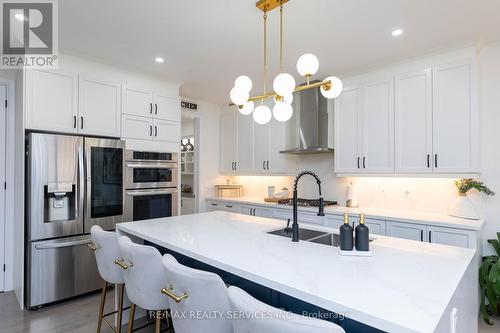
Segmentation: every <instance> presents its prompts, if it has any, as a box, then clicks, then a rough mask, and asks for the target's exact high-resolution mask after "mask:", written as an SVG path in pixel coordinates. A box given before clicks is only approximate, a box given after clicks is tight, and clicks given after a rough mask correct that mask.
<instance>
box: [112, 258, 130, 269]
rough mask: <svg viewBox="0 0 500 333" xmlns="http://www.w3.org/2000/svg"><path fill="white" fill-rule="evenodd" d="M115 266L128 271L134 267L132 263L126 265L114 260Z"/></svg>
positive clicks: (123, 262)
mask: <svg viewBox="0 0 500 333" xmlns="http://www.w3.org/2000/svg"><path fill="white" fill-rule="evenodd" d="M115 264H117V265H118V266H120V267H121V268H123V269H129V268H130V267H132V266H134V264H133V263H130V264H127V263H126V262H125V261H123V260H119V259H116V260H115Z"/></svg>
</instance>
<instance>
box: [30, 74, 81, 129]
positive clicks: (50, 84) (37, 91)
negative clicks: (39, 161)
mask: <svg viewBox="0 0 500 333" xmlns="http://www.w3.org/2000/svg"><path fill="white" fill-rule="evenodd" d="M25 73H26V77H25V79H26V128H28V129H38V130H45V131H56V132H64V133H77V131H78V130H77V127H78V124H77V121H78V119H77V118H78V75H76V74H73V73H63V72H60V71H45V70H38V69H30V70H26V72H25Z"/></svg>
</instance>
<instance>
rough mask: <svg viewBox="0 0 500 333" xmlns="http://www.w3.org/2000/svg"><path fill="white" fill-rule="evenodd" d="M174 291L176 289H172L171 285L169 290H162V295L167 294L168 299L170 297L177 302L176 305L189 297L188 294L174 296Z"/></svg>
mask: <svg viewBox="0 0 500 333" xmlns="http://www.w3.org/2000/svg"><path fill="white" fill-rule="evenodd" d="M172 290H174V287H172V285H170V288H168V289H167V288H163V289H162V290H161V293H162V294H165V295H167V296H168V297H170V298H171V299H173V300H174V301H175V303H180V302H181V301H182V300H183V299H185V298H187V297H188V294H187V293H186V292H185V293H184V295H182V296H177V295H176V294H174V293H173V292H172Z"/></svg>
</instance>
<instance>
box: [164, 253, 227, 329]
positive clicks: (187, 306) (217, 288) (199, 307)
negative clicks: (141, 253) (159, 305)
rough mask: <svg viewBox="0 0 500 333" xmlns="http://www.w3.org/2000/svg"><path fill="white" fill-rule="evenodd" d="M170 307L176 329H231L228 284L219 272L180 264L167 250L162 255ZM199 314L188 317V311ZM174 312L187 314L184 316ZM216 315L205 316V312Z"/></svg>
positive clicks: (206, 314)
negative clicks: (195, 316) (199, 315)
mask: <svg viewBox="0 0 500 333" xmlns="http://www.w3.org/2000/svg"><path fill="white" fill-rule="evenodd" d="M163 268H164V269H165V276H166V279H165V281H166V283H167V288H163V289H162V290H161V292H162V293H163V294H165V295H167V296H168V297H169V298H170V311H171V312H172V314H173V316H172V321H173V325H174V329H175V332H176V333H205V332H217V333H232V332H233V326H232V323H231V320H230V319H229V318H228V313H229V310H230V307H229V299H228V296H227V288H226V285H225V284H224V282H223V281H222V279H221V278H220V276H218V275H217V274H214V273H210V272H205V271H201V270H197V269H193V268H190V267H187V266H184V265H181V264H179V263H178V262H177V260H176V259H175V258H174V257H173V256H171V255H170V254H165V255H164V256H163ZM197 313H198V314H201V318H189V314H197ZM176 314H187V316H188V317H187V318H183V317H182V316H177V315H176ZM210 314H211V315H215V318H207V316H208V315H210Z"/></svg>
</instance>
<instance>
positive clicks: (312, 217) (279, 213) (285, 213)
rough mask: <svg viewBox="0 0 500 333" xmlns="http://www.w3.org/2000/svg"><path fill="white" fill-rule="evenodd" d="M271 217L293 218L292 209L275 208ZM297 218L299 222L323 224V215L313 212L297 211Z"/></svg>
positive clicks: (280, 218)
mask: <svg viewBox="0 0 500 333" xmlns="http://www.w3.org/2000/svg"><path fill="white" fill-rule="evenodd" d="M273 217H274V218H275V219H279V220H285V221H286V220H288V219H290V220H292V219H293V212H292V210H281V209H275V210H274V211H273ZM298 219H299V221H298V222H299V224H301V223H308V224H316V225H323V224H324V221H323V216H318V215H316V214H314V213H304V212H299V213H298Z"/></svg>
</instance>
